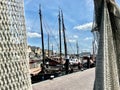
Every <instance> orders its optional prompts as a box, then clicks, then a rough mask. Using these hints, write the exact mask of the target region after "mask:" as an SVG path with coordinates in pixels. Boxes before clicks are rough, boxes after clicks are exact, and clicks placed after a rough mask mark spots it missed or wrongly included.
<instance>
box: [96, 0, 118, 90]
mask: <svg viewBox="0 0 120 90" xmlns="http://www.w3.org/2000/svg"><path fill="white" fill-rule="evenodd" d="M94 5H95V23H96V24H95V25H94V28H97V31H98V33H99V40H98V41H99V42H98V55H97V58H96V78H95V85H94V90H120V8H119V7H118V6H117V4H116V3H115V1H114V0H94Z"/></svg>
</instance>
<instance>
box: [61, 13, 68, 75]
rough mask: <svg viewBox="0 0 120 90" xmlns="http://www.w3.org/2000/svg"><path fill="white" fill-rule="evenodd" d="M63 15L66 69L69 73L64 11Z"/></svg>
mask: <svg viewBox="0 0 120 90" xmlns="http://www.w3.org/2000/svg"><path fill="white" fill-rule="evenodd" d="M61 16H62V30H63V38H64V50H65V60H66V63H65V70H66V74H68V73H69V59H68V58H67V42H66V35H65V25H64V18H63V13H62V11H61Z"/></svg>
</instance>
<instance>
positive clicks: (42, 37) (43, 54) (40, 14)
mask: <svg viewBox="0 0 120 90" xmlns="http://www.w3.org/2000/svg"><path fill="white" fill-rule="evenodd" d="M39 16H40V29H41V39H42V56H43V65H44V64H45V53H44V36H43V27H42V13H41V6H40V7H39Z"/></svg>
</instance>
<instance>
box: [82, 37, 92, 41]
mask: <svg viewBox="0 0 120 90" xmlns="http://www.w3.org/2000/svg"><path fill="white" fill-rule="evenodd" d="M92 39H93V38H92V37H86V38H85V39H84V40H85V41H87V40H92Z"/></svg>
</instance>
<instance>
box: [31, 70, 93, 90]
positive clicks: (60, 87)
mask: <svg viewBox="0 0 120 90" xmlns="http://www.w3.org/2000/svg"><path fill="white" fill-rule="evenodd" d="M94 80H95V68H91V69H87V70H84V71H79V72H76V73H72V74H68V75H64V76H61V77H57V78H54V79H53V80H46V81H42V82H39V83H35V84H33V85H32V88H33V90H93V86H94Z"/></svg>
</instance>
